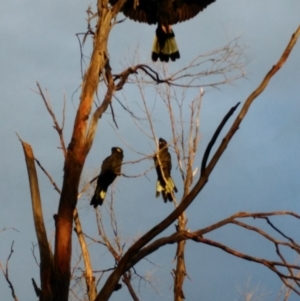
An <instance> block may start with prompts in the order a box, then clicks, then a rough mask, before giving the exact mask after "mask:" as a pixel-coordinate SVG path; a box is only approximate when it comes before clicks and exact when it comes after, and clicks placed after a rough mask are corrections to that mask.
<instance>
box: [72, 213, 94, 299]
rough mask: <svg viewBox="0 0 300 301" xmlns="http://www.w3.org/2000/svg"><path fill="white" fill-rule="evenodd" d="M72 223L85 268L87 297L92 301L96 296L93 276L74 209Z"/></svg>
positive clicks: (88, 255)
mask: <svg viewBox="0 0 300 301" xmlns="http://www.w3.org/2000/svg"><path fill="white" fill-rule="evenodd" d="M74 223H75V232H76V234H77V237H78V241H79V244H80V248H81V252H82V257H83V262H84V266H85V282H86V289H87V295H88V298H89V301H94V300H95V298H96V295H97V291H96V285H95V278H94V276H93V271H92V264H91V259H90V254H89V249H88V247H87V244H86V241H85V239H84V235H83V233H82V227H81V223H80V219H79V216H78V211H77V210H76V209H75V211H74Z"/></svg>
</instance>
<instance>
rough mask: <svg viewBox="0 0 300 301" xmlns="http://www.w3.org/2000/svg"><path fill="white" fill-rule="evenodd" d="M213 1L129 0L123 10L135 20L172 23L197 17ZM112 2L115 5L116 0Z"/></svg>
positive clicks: (151, 22) (111, 0)
mask: <svg viewBox="0 0 300 301" xmlns="http://www.w3.org/2000/svg"><path fill="white" fill-rule="evenodd" d="M213 2H215V0H127V1H126V2H125V4H124V6H123V7H122V9H121V10H122V11H123V13H124V15H125V16H126V17H128V18H130V19H132V20H134V21H138V22H144V23H148V24H156V23H167V24H169V25H172V24H175V23H177V22H183V21H186V20H189V19H191V18H193V17H195V16H196V15H197V14H198V13H199V12H200V11H202V10H203V9H204V8H206V7H207V6H208V5H209V4H211V3H213ZM110 3H111V4H112V5H113V4H114V3H116V0H110ZM134 5H136V8H134Z"/></svg>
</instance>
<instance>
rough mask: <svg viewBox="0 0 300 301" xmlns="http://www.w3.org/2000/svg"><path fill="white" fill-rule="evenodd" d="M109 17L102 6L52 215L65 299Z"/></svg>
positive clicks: (59, 295) (57, 295) (59, 286)
mask: <svg viewBox="0 0 300 301" xmlns="http://www.w3.org/2000/svg"><path fill="white" fill-rule="evenodd" d="M111 19H112V15H111V11H110V10H108V9H107V8H106V9H105V8H102V16H101V18H99V19H98V24H97V31H96V33H95V38H94V50H93V54H92V58H91V62H90V65H89V68H88V69H87V72H86V74H85V77H84V81H83V87H82V93H81V97H80V104H79V108H78V110H77V115H76V119H75V123H74V129H73V134H72V139H71V142H70V144H69V146H68V152H67V157H66V160H65V166H64V180H63V186H62V192H61V197H60V202H59V208H58V214H57V215H56V218H55V221H56V235H55V257H54V260H55V282H56V283H55V290H54V300H55V301H67V300H68V294H69V285H70V262H71V254H72V250H71V242H72V225H73V212H74V209H75V207H76V203H77V195H78V186H79V181H80V176H81V172H82V169H83V166H84V162H85V159H86V156H87V154H88V152H89V150H90V147H91V145H92V141H86V133H87V124H88V120H89V114H90V112H91V108H92V104H93V98H94V95H95V92H96V90H97V87H98V82H99V74H101V72H102V70H103V68H104V66H105V64H106V62H107V40H108V35H109V32H110V28H111V25H110V22H111ZM92 138H93V137H92Z"/></svg>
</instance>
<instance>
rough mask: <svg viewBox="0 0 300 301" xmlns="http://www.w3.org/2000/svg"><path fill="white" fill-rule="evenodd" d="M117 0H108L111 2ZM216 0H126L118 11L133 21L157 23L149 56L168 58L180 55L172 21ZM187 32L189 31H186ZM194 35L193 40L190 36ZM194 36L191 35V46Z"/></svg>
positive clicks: (188, 15)
mask: <svg viewBox="0 0 300 301" xmlns="http://www.w3.org/2000/svg"><path fill="white" fill-rule="evenodd" d="M117 1H118V0H110V3H111V4H112V5H114V4H115V3H116V2H117ZM215 1H216V0H127V1H126V2H125V4H124V5H123V6H122V8H121V11H122V12H123V13H124V15H125V16H126V17H128V18H130V19H132V20H134V21H138V22H144V23H148V24H157V28H156V37H155V39H154V43H153V48H152V60H153V61H157V59H158V58H159V59H160V60H161V61H163V62H168V61H169V58H170V59H171V60H172V61H175V60H176V59H179V58H180V55H179V51H178V48H177V44H176V41H175V35H174V32H173V30H172V28H171V25H173V24H176V23H178V22H183V21H186V20H189V19H191V18H193V17H195V16H196V15H197V14H198V13H199V12H200V11H202V10H203V9H205V8H206V7H207V6H208V5H209V4H211V3H213V2H215ZM188 34H189V33H188ZM192 39H194V40H192ZM194 43H195V36H191V47H193V46H192V45H193V44H194Z"/></svg>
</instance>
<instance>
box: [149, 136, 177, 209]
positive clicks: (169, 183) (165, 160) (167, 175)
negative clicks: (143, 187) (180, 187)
mask: <svg viewBox="0 0 300 301" xmlns="http://www.w3.org/2000/svg"><path fill="white" fill-rule="evenodd" d="M154 163H155V168H156V173H157V183H156V197H159V195H160V193H161V194H162V197H163V199H164V201H165V203H166V202H167V200H169V201H170V202H172V201H173V199H174V198H173V193H174V192H173V191H175V192H177V188H176V186H175V184H174V181H173V179H172V178H171V169H172V160H171V155H170V153H169V151H168V145H167V142H166V141H165V140H164V139H162V138H159V152H158V153H157V154H156V155H155V156H154Z"/></svg>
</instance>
